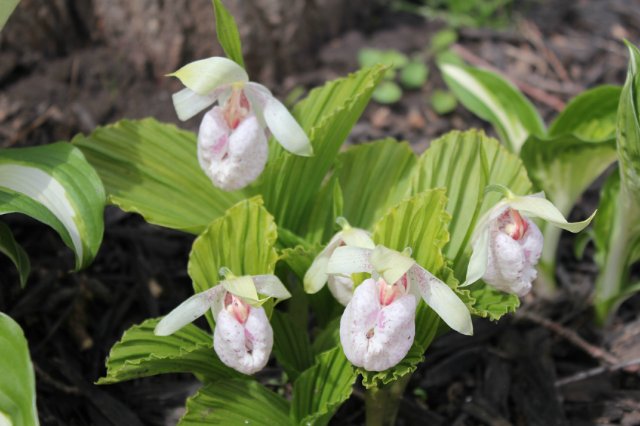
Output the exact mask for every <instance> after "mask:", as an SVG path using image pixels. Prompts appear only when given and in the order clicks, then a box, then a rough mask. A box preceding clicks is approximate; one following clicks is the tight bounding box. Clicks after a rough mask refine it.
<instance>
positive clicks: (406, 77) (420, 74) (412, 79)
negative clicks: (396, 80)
mask: <svg viewBox="0 0 640 426" xmlns="http://www.w3.org/2000/svg"><path fill="white" fill-rule="evenodd" d="M428 77H429V68H428V67H427V66H426V65H425V64H424V63H423V62H420V61H411V62H409V63H408V64H407V65H405V66H404V67H402V69H401V70H400V83H402V85H403V86H404V87H406V88H407V89H414V90H415V89H419V88H421V87H422V86H424V85H425V83H426V82H427V78H428Z"/></svg>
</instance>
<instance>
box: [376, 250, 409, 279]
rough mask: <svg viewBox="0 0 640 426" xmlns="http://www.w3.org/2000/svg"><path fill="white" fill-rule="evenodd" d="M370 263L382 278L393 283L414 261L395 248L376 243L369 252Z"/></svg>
mask: <svg viewBox="0 0 640 426" xmlns="http://www.w3.org/2000/svg"><path fill="white" fill-rule="evenodd" d="M371 264H372V265H373V268H374V269H375V271H376V272H377V273H378V274H380V275H381V276H382V278H384V280H385V281H386V282H387V283H389V284H393V283H395V282H396V281H398V280H399V279H400V278H402V276H403V275H404V274H406V273H407V271H408V270H409V269H410V268H411V267H412V266H413V265H415V264H416V261H415V260H413V259H411V258H410V257H407V256H405V255H403V254H402V253H400V252H397V251H395V250H391V249H388V248H386V247H384V246H381V245H378V246H377V247H376V248H375V249H374V250H373V252H372V253H371Z"/></svg>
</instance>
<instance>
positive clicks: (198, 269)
mask: <svg viewBox="0 0 640 426" xmlns="http://www.w3.org/2000/svg"><path fill="white" fill-rule="evenodd" d="M277 238H278V232H277V227H276V224H275V223H274V221H273V217H272V216H271V215H270V214H269V212H267V210H266V209H265V208H264V207H263V206H262V200H261V199H260V198H251V199H248V200H244V201H241V202H240V203H238V204H236V205H235V206H233V207H232V208H230V209H229V210H228V211H227V213H226V214H225V215H224V216H223V217H221V218H218V219H216V220H214V221H213V222H211V224H210V225H209V226H208V227H207V229H206V230H205V231H204V232H203V233H202V234H200V235H199V236H198V238H196V240H195V241H194V242H193V247H192V249H191V253H190V254H189V265H188V267H187V270H188V272H189V276H190V277H191V279H192V280H193V290H194V292H195V293H200V292H202V291H205V290H207V289H209V288H211V287H213V286H214V285H215V284H217V283H218V282H219V281H220V278H219V275H218V273H219V270H220V268H222V267H223V266H226V267H227V268H229V269H230V270H231V272H232V273H233V274H235V275H236V276H241V275H258V274H271V273H273V270H274V269H275V265H276V262H277V260H278V254H277V253H276V250H275V248H274V245H275V242H276V239H277ZM207 319H208V320H209V324H211V326H212V329H213V318H212V316H211V313H210V312H208V313H207Z"/></svg>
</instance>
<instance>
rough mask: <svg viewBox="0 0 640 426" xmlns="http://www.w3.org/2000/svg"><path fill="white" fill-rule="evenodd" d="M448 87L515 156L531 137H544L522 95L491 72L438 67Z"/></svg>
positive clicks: (531, 107) (444, 65) (537, 121)
mask: <svg viewBox="0 0 640 426" xmlns="http://www.w3.org/2000/svg"><path fill="white" fill-rule="evenodd" d="M440 70H441V71H442V76H443V77H444V81H445V82H446V83H447V86H449V88H450V89H451V91H452V92H453V93H454V94H455V95H456V96H457V97H458V99H459V100H460V102H461V103H462V104H463V105H464V106H465V107H466V108H467V109H469V111H471V112H473V113H474V114H476V115H477V116H478V117H480V118H482V119H483V120H486V121H488V122H490V123H491V124H492V125H493V126H494V128H495V129H496V132H498V134H499V135H500V140H502V142H503V143H504V144H505V145H506V146H507V147H508V148H509V150H510V151H512V152H515V153H516V154H517V153H519V152H520V148H521V147H522V144H523V143H524V141H525V140H526V139H527V137H528V136H529V135H530V134H535V135H544V134H545V127H544V123H543V121H542V118H541V117H540V115H539V114H538V112H537V111H536V109H535V107H534V106H533V104H531V102H530V101H529V100H528V99H527V98H525V97H524V95H523V94H522V92H520V90H518V89H517V88H516V87H515V86H514V85H513V84H511V83H510V82H508V81H507V80H505V79H504V78H503V77H501V76H499V75H498V74H495V73H493V72H491V71H486V70H482V69H479V68H473V67H465V66H460V65H455V64H451V63H447V64H445V63H443V64H440Z"/></svg>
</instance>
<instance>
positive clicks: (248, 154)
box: [198, 106, 269, 191]
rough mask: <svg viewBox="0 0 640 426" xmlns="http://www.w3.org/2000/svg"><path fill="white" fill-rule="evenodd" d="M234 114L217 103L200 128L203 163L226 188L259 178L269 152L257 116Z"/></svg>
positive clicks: (200, 151)
mask: <svg viewBox="0 0 640 426" xmlns="http://www.w3.org/2000/svg"><path fill="white" fill-rule="evenodd" d="M234 114H235V115H230V114H229V113H228V112H227V111H226V110H223V109H222V108H220V107H217V106H216V107H213V109H211V110H210V111H209V112H208V113H206V114H205V116H204V117H203V119H202V123H201V125H200V131H199V132H198V161H199V162H200V167H202V170H203V171H204V172H205V174H206V175H207V176H208V177H209V179H211V181H212V182H213V184H214V185H215V186H217V187H218V188H221V189H224V190H225V191H235V190H238V189H242V188H244V187H245V186H247V185H249V184H250V183H251V182H253V181H254V180H256V179H257V178H258V176H260V174H261V173H262V171H263V170H264V166H265V164H266V162H267V157H268V156H269V146H268V144H267V138H266V136H265V134H264V131H263V130H262V128H261V127H260V125H259V123H258V120H257V119H256V117H255V116H254V115H248V116H244V117H243V116H242V115H240V114H237V113H234ZM232 126H235V127H232Z"/></svg>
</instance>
